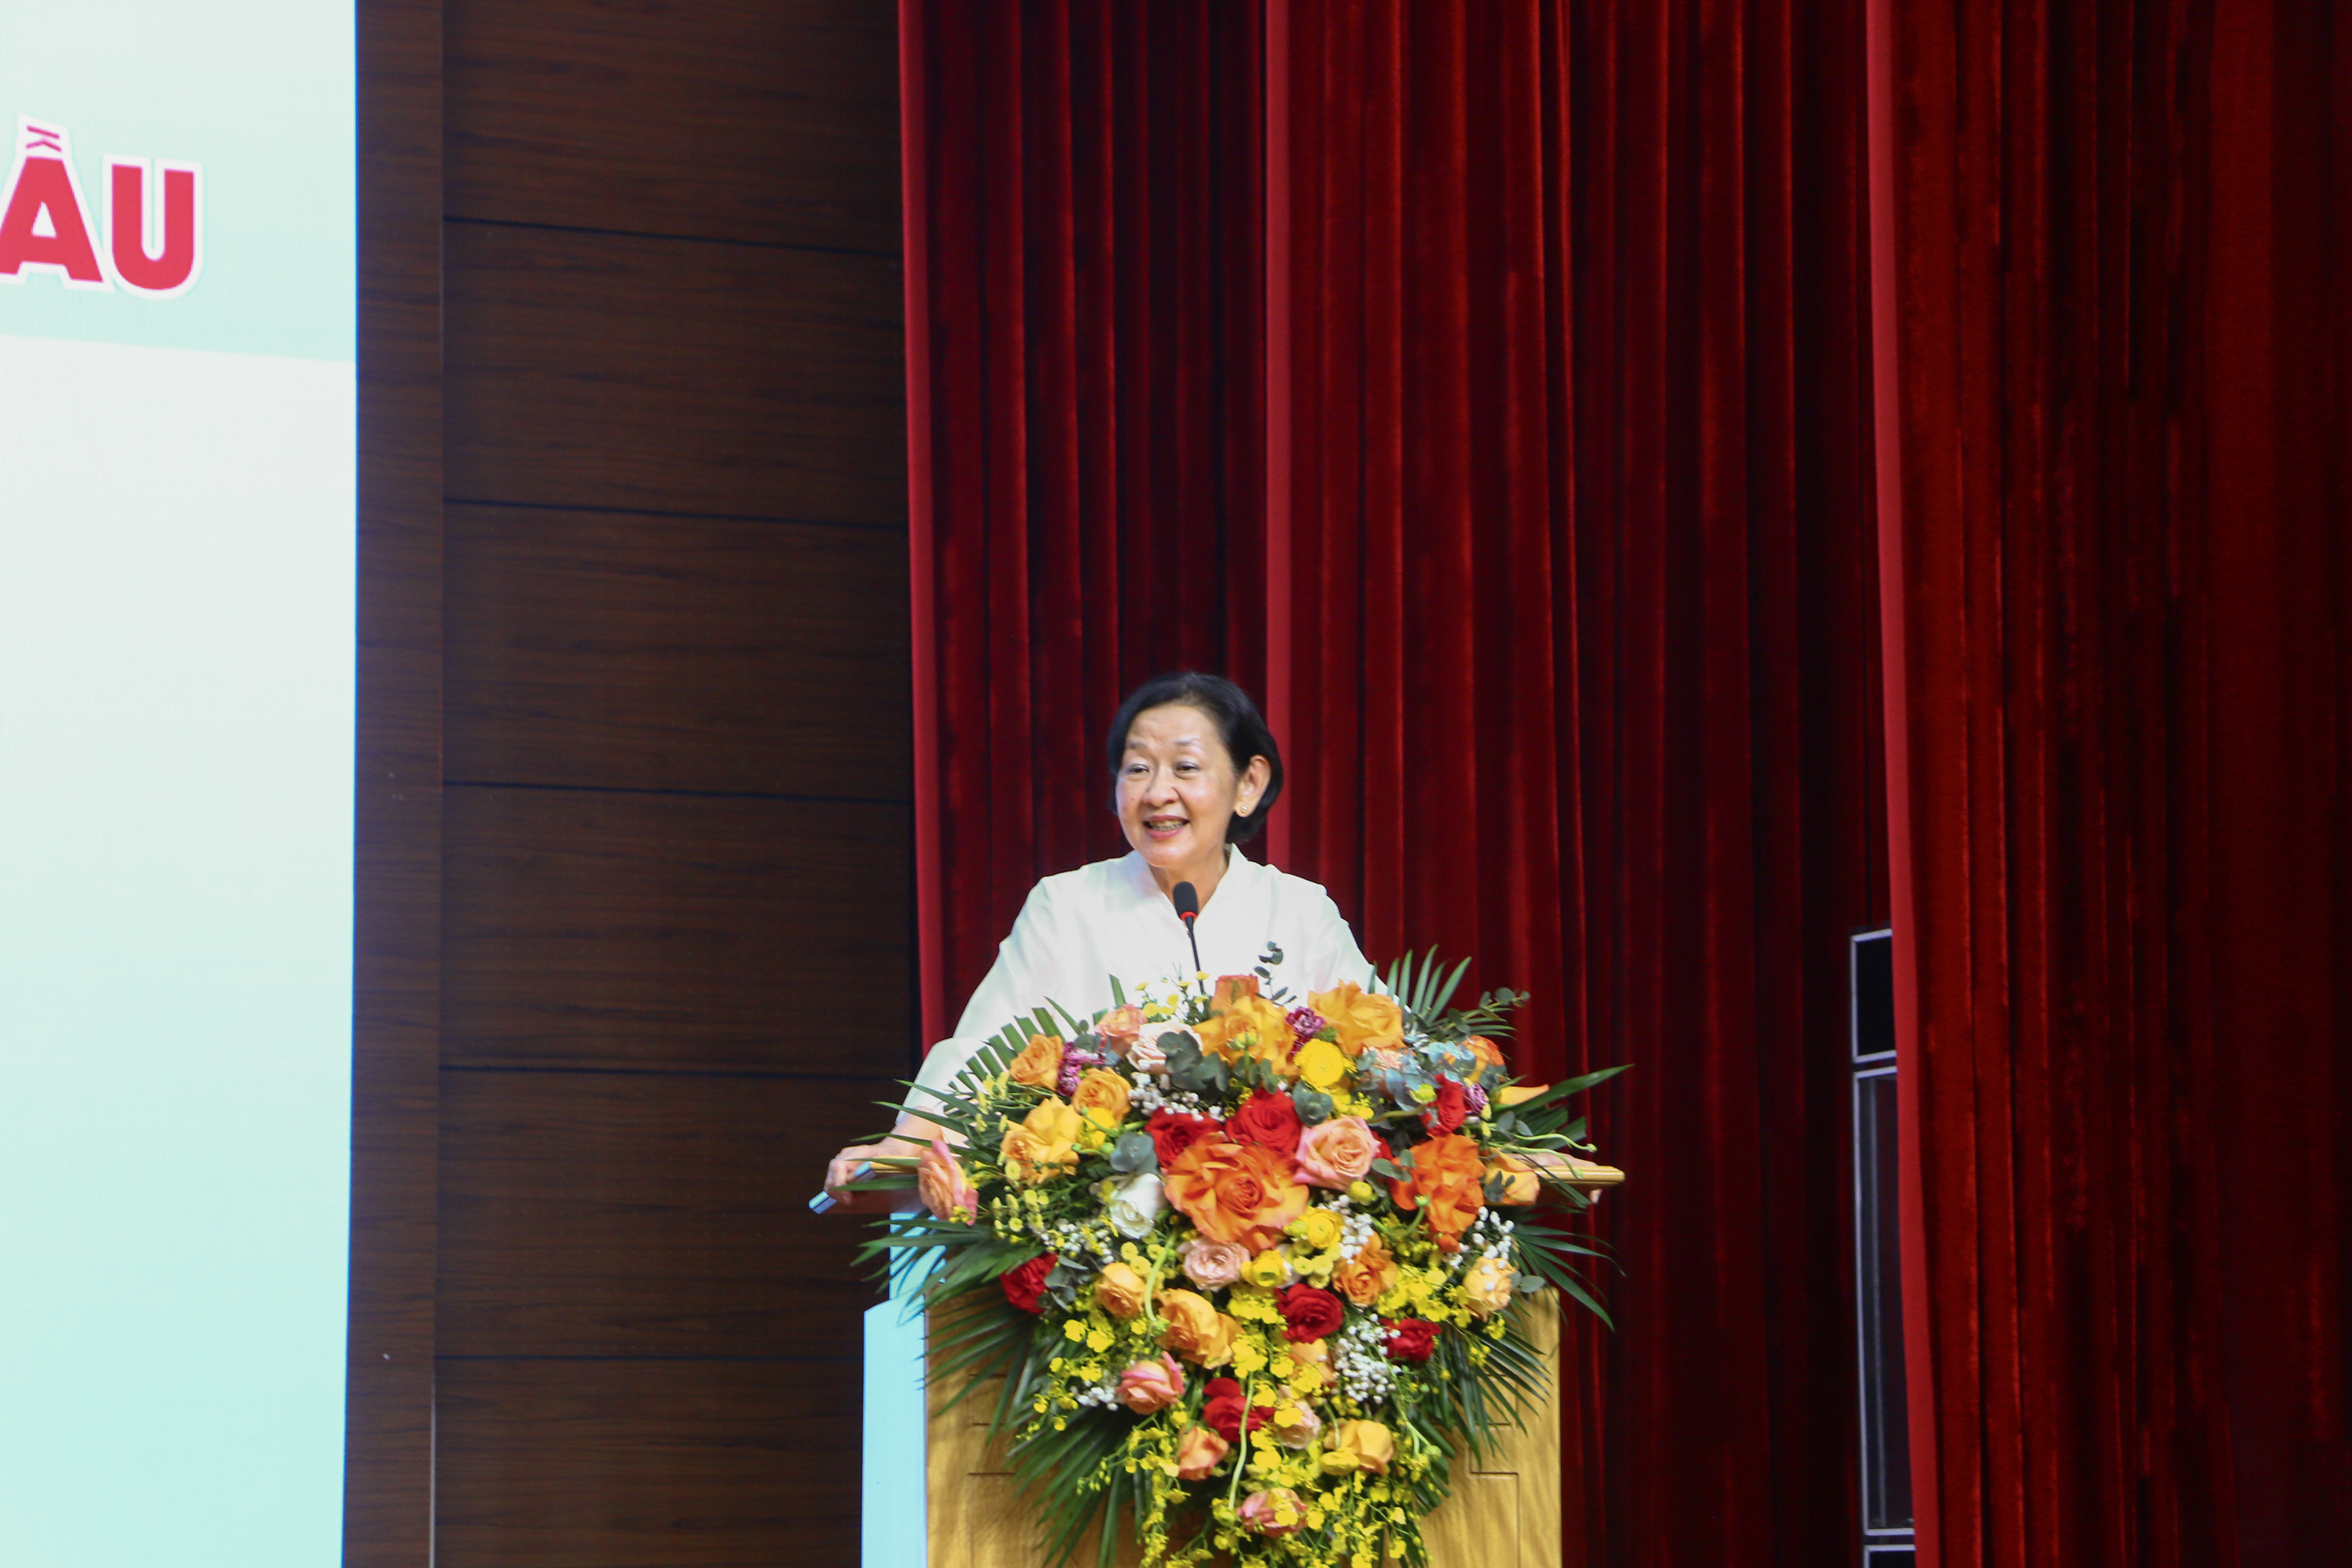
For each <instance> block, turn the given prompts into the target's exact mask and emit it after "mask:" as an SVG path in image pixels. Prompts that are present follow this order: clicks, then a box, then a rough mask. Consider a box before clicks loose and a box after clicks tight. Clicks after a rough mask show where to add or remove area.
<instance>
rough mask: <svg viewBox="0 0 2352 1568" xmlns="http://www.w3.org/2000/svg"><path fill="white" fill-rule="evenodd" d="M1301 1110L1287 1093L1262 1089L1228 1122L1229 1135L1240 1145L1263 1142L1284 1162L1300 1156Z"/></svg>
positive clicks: (1226, 1123)
mask: <svg viewBox="0 0 2352 1568" xmlns="http://www.w3.org/2000/svg"><path fill="white" fill-rule="evenodd" d="M1301 1131H1304V1129H1302V1128H1301V1127H1300V1126H1299V1125H1298V1107H1297V1106H1295V1105H1293V1104H1291V1103H1290V1096H1288V1095H1286V1094H1268V1093H1267V1092H1266V1091H1265V1089H1259V1090H1258V1091H1257V1092H1256V1093H1255V1094H1253V1095H1251V1096H1250V1097H1249V1099H1248V1100H1245V1101H1244V1102H1243V1105H1242V1107H1241V1109H1240V1110H1236V1111H1234V1113H1233V1115H1231V1116H1230V1117H1228V1118H1226V1119H1225V1136H1226V1137H1228V1138H1230V1139H1232V1140H1233V1141H1234V1142H1236V1143H1263V1144H1265V1146H1266V1147H1267V1148H1269V1149H1271V1150H1273V1151H1274V1152H1276V1153H1277V1154H1279V1155H1281V1156H1282V1157H1283V1158H1284V1159H1286V1160H1289V1159H1294V1158H1296V1157H1297V1153H1298V1134H1299V1133H1300V1132H1301Z"/></svg>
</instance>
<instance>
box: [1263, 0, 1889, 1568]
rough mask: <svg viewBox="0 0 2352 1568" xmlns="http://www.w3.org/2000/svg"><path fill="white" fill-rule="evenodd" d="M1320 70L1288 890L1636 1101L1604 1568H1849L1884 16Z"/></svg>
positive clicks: (1306, 147) (1680, 0)
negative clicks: (1874, 227) (1456, 968)
mask: <svg viewBox="0 0 2352 1568" xmlns="http://www.w3.org/2000/svg"><path fill="white" fill-rule="evenodd" d="M1274 21H1275V24H1276V26H1275V31H1274V34H1273V38H1272V41H1271V43H1270V46H1269V55H1270V61H1271V66H1272V71H1273V74H1272V77H1271V80H1272V81H1273V83H1274V89H1273V94H1272V100H1271V101H1270V104H1269V109H1268V121H1267V135H1268V141H1269V145H1270V146H1271V147H1273V148H1274V149H1276V157H1277V162H1276V164H1275V166H1274V173H1273V174H1272V176H1271V186H1272V196H1273V200H1272V201H1271V203H1270V207H1269V213H1270V216H1269V229H1268V242H1269V246H1270V247H1271V250H1272V253H1273V254H1274V255H1275V256H1276V258H1278V259H1277V270H1276V278H1275V282H1276V288H1275V289H1274V290H1273V292H1272V302H1271V304H1270V307H1269V344H1270V348H1271V350H1272V352H1273V354H1274V361H1273V364H1272V366H1271V369H1270V384H1272V385H1273V386H1274V387H1275V389H1276V398H1275V403H1274V406H1273V407H1272V408H1271V409H1270V413H1271V415H1272V416H1273V424H1272V428H1273V431H1274V435H1273V437H1272V440H1271V445H1270V452H1269V467H1270V469H1271V472H1272V476H1273V479H1274V485H1273V489H1272V492H1271V499H1270V503H1269V509H1268V531H1269V539H1270V542H1271V544H1270V549H1271V552H1272V558H1273V565H1272V569H1271V571H1270V572H1269V574H1268V575H1269V581H1270V582H1272V583H1274V584H1277V591H1276V610H1277V613H1276V626H1277V628H1278V629H1277V637H1279V638H1280V640H1279V641H1278V642H1277V644H1276V648H1275V651H1274V653H1273V655H1272V656H1271V658H1270V660H1269V666H1270V679H1271V682H1272V689H1273V691H1274V693H1275V698H1274V703H1275V719H1276V727H1277V730H1278V731H1279V732H1280V733H1281V734H1282V736H1283V739H1284V743H1285V745H1286V748H1287V749H1288V753H1289V755H1290V756H1291V757H1292V758H1293V759H1294V765H1295V767H1296V769H1297V773H1296V775H1295V782H1294V783H1293V784H1291V786H1290V788H1291V791H1292V793H1291V794H1289V795H1286V797H1285V803H1284V805H1282V806H1281V807H1280V808H1279V809H1278V810H1277V812H1276V818H1275V821H1276V823H1277V824H1278V823H1280V822H1281V821H1282V819H1283V816H1284V815H1285V814H1287V816H1288V826H1287V842H1286V853H1285V855H1284V856H1283V857H1282V858H1283V859H1284V863H1285V864H1286V865H1287V866H1289V867H1291V868H1294V869H1297V870H1299V871H1301V872H1303V873H1304V874H1306V875H1308V876H1312V877H1315V878H1316V879H1318V880H1320V881H1323V882H1325V883H1326V884H1327V885H1328V886H1329V887H1330V888H1331V889H1333V891H1334V893H1335V894H1336V895H1337V897H1338V898H1339V902H1340V905H1341V907H1342V908H1343V909H1345V910H1348V911H1349V914H1350V915H1351V916H1352V917H1354V918H1355V919H1356V921H1357V922H1358V926H1359V929H1360V931H1361V932H1362V934H1363V937H1364V940H1365V944H1366V946H1367V948H1368V950H1370V951H1371V952H1376V953H1386V952H1395V951H1397V950H1398V949H1399V948H1401V947H1403V946H1406V945H1408V944H1418V943H1428V942H1437V943H1440V944H1442V945H1443V947H1444V949H1445V950H1446V951H1449V952H1460V953H1473V952H1475V953H1476V954H1477V955H1478V956H1479V961H1480V965H1479V969H1478V971H1477V975H1476V977H1477V979H1478V980H1479V981H1480V982H1483V983H1485V984H1497V983H1503V982H1508V983H1512V984H1518V985H1522V986H1525V987H1527V988H1528V989H1531V990H1533V991H1534V992H1535V993H1536V997H1537V1000H1536V1002H1535V1004H1534V1005H1532V1006H1531V1007H1530V1008H1529V1009H1528V1015H1527V1022H1528V1028H1527V1030H1526V1032H1525V1034H1524V1035H1523V1037H1522V1046H1521V1048H1522V1051H1523V1053H1524V1055H1523V1058H1522V1059H1523V1061H1524V1063H1525V1064H1526V1065H1528V1066H1529V1067H1531V1068H1533V1069H1535V1070H1537V1071H1539V1072H1542V1073H1545V1074H1549V1073H1552V1072H1557V1071H1559V1070H1562V1069H1563V1068H1567V1067H1569V1066H1578V1067H1583V1066H1598V1065H1602V1064H1605V1063H1611V1062H1616V1061H1622V1060H1632V1061H1633V1062H1635V1063H1637V1064H1638V1065H1637V1066H1636V1068H1635V1070H1634V1072H1633V1074H1631V1075H1629V1076H1628V1077H1627V1078H1626V1079H1622V1080H1620V1082H1619V1083H1617V1084H1613V1085H1612V1086H1611V1087H1610V1089H1608V1090H1607V1091H1605V1093H1604V1094H1603V1095H1602V1096H1601V1104H1600V1110H1599V1117H1598V1121H1597V1126H1598V1130H1599V1136H1600V1138H1601V1142H1602V1147H1603V1149H1604V1150H1605V1152H1607V1154H1608V1155H1609V1157H1611V1158H1612V1159H1614V1160H1619V1161H1622V1163H1624V1164H1625V1165H1626V1166H1628V1167H1629V1168H1630V1169H1631V1170H1632V1172H1633V1181H1632V1184H1630V1185H1629V1186H1628V1187H1627V1188H1626V1189H1625V1190H1624V1191H1623V1193H1622V1194H1619V1195H1614V1196H1612V1198H1611V1199H1610V1200H1609V1201H1608V1203H1606V1204H1604V1205H1602V1206H1601V1211H1600V1217H1601V1219H1602V1221H1603V1222H1604V1226H1605V1228H1606V1229H1607V1231H1608V1233H1609V1235H1610V1237H1611V1238H1612V1241H1613V1242H1614V1244H1615V1245H1616V1246H1617V1247H1619V1248H1620V1249H1621V1252H1622V1256H1623V1258H1624V1259H1625V1260H1626V1264H1627V1268H1628V1274H1627V1277H1626V1278H1625V1279H1622V1280H1618V1281H1612V1300H1613V1301H1614V1303H1615V1304H1616V1305H1617V1306H1618V1307H1619V1308H1620V1309H1621V1310H1622V1328H1621V1329H1620V1330H1619V1331H1618V1332H1616V1333H1615V1334H1613V1335H1611V1334H1607V1333H1603V1332H1601V1331H1590V1332H1586V1333H1582V1334H1580V1337H1579V1339H1578V1341H1577V1342H1576V1346H1575V1351H1574V1355H1575V1358H1576V1360H1575V1364H1574V1365H1573V1368H1572V1371H1571V1373H1570V1375H1571V1376H1572V1377H1573V1378H1574V1379H1575V1381H1576V1384H1577V1386H1576V1388H1575V1389H1574V1391H1573V1392H1572V1394H1571V1398H1570V1409H1571V1410H1572V1411H1575V1412H1577V1413H1578V1415H1577V1416H1576V1417H1574V1418H1572V1419H1571V1423H1570V1432H1569V1433H1568V1435H1567V1436H1568V1442H1569V1451H1568V1453H1567V1454H1566V1455H1565V1457H1564V1458H1565V1463H1566V1465H1567V1467H1568V1472H1569V1473H1568V1475H1567V1477H1566V1478H1565V1479H1566V1480H1567V1482H1568V1486H1569V1499H1570V1519H1571V1521H1573V1523H1572V1527H1571V1528H1572V1529H1573V1530H1574V1531H1576V1534H1575V1535H1574V1537H1573V1539H1571V1541H1570V1542H1568V1561H1570V1562H1571V1563H1625V1564H1635V1563H1640V1564H1652V1563H1656V1564H1665V1563H1691V1564H1696V1563H1706V1564H1719V1563H1773V1562H1783V1563H1837V1562H1851V1561H1854V1560H1855V1558H1856V1556H1857V1552H1858V1542H1857V1537H1856V1521H1855V1506H1854V1499H1853V1496H1852V1495H1851V1481H1850V1478H1851V1476H1852V1473H1853V1419H1854V1417H1853V1411H1854V1407H1855V1397H1854V1391H1853V1380H1854V1356H1853V1338H1852V1321H1853V1317H1852V1307H1851V1302H1850V1299H1849V1297H1848V1296H1847V1294H1846V1281H1847V1279H1848V1274H1847V1265H1846V1253H1847V1250H1848V1243H1847V1235H1848V1231H1847V1222H1848V1214H1849V1211H1848V1206H1847V1197H1846V1186H1847V1182H1848V1176H1847V1172H1846V1166H1845V1163H1844V1161H1845V1158H1846V1148H1847V1131H1846V1130H1847V1125H1848V1117H1849V1105H1850V1101H1849V1099H1848V1087H1847V1077H1846V1068H1845V1061H1846V1047H1847V1033H1846V1029H1847V1007H1846V979H1845V967H1844V965H1845V956H1844V955H1845V939H1846V937H1847V934H1848V933H1849V932H1850V931H1852V930H1853V929H1854V928H1855V927H1857V926H1860V925H1862V924H1864V923H1865V922H1867V921H1871V920H1873V919H1874V917H1875V916H1877V915H1878V914H1880V913H1881V912H1882V911H1883V904H1882V902H1881V900H1883V897H1884V893H1883V886H1884V884H1883V873H1884V861H1883V858H1882V857H1883V834H1882V831H1881V826H1882V818H1881V816H1880V811H1881V802H1882V799H1883V795H1882V789H1883V784H1882V778H1881V774H1880V772H1879V768H1878V759H1877V754H1876V750H1875V741H1876V735H1877V725H1876V722H1875V713H1874V707H1875V704H1876V702H1877V691H1876V686H1875V684H1874V681H1875V655H1876V647H1877V620H1876V616H1877V608H1876V590H1875V583H1874V571H1875V567H1874V556H1873V543H1872V541H1873V537H1874V535H1873V528H1874V522H1873V516H1872V505H1873V502H1872V500H1871V486H1872V473H1873V469H1872V465H1871V457H1870V430H1869V412H1868V411H1869V407H1870V392H1869V379H1868V378H1869V374H1870V366H1869V356H1868V353H1867V348H1866V342H1865V339H1864V326H1865V322H1866V315H1867V310H1866V307H1867V297H1866V290H1865V289H1864V279H1865V272H1864V259H1865V256H1866V243H1865V241H1866V236H1865V233H1864V226H1863V223H1862V217H1863V213H1864V181H1863V175H1864V165H1863V160H1862V149H1863V147H1864V142H1863V137H1862V132H1863V106H1864V90H1863V89H1864V51H1863V41H1864V33H1863V26H1862V21H1863V17H1862V12H1861V8H1860V5H1859V4H1858V3H1856V4H1843V5H1839V4H1829V5H1820V4H1816V5H1799V4H1788V3H1769V0H1767V3H1758V0H1743V3H1739V4H1731V3H1707V0H1696V3H1694V0H1670V3H1664V4H1651V3H1645V4H1643V5H1570V4H1566V3H1564V0H1561V3H1545V0H1494V3H1491V4H1482V5H1368V4H1360V3H1354V0H1292V3H1291V4H1288V5H1282V6H1278V7H1276V10H1275V12H1274ZM1285 392H1286V393H1287V395H1286V396H1285V395H1284V393H1285ZM1283 605H1287V606H1288V610H1289V614H1288V616H1286V617H1285V616H1281V615H1280V609H1281V607H1282V606H1283Z"/></svg>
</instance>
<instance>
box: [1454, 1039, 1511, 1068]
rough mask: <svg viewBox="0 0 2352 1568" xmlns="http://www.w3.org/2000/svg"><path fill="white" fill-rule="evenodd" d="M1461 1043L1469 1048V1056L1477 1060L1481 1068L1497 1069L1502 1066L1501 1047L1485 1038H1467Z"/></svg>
mask: <svg viewBox="0 0 2352 1568" xmlns="http://www.w3.org/2000/svg"><path fill="white" fill-rule="evenodd" d="M1462 1043H1463V1044H1464V1045H1465V1046H1467V1047H1470V1052H1471V1054H1472V1055H1473V1056H1475V1057H1476V1058H1478V1065H1479V1066H1480V1067H1481V1068H1498V1067H1501V1066H1502V1065H1503V1047H1500V1046H1498V1045H1496V1043H1495V1042H1494V1041H1492V1040H1490V1039H1488V1038H1487V1037H1486V1036H1484V1035H1471V1036H1467V1037H1465V1038H1464V1040H1463V1042H1462Z"/></svg>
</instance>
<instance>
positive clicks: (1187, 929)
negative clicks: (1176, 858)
mask: <svg viewBox="0 0 2352 1568" xmlns="http://www.w3.org/2000/svg"><path fill="white" fill-rule="evenodd" d="M1168 897H1169V898H1170V899H1171V900H1173V901H1174V902H1175V905H1176V918H1177V919H1178V920H1180V921H1183V922H1184V935H1185V937H1186V938H1187V940H1189V941H1190V942H1192V973H1195V974H1198V973H1201V937H1200V933H1199V932H1197V931H1194V930H1193V929H1192V922H1193V921H1197V920H1199V919H1200V918H1201V895H1200V893H1199V892H1198V891H1197V890H1195V889H1194V888H1193V886H1192V883H1190V882H1179V883H1177V884H1176V885H1175V886H1174V887H1172V888H1171V889H1168Z"/></svg>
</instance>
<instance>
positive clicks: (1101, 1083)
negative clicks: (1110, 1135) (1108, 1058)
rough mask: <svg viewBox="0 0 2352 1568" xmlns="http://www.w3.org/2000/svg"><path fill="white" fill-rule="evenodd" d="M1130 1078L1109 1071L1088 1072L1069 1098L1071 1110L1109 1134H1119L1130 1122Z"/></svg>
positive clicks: (1089, 1069)
mask: <svg viewBox="0 0 2352 1568" xmlns="http://www.w3.org/2000/svg"><path fill="white" fill-rule="evenodd" d="M1127 1100H1128V1086H1127V1075H1126V1074H1125V1073H1116V1072H1113V1071H1111V1070H1110V1069H1109V1068H1088V1069H1087V1072H1086V1074H1085V1076H1083V1077H1082V1078H1080V1079H1078V1087H1077V1089H1076V1091H1074V1092H1073V1093H1072V1094H1071V1096H1070V1104H1071V1106H1072V1107H1073V1108H1074V1109H1075V1110H1076V1111H1077V1112H1078V1114H1079V1115H1081V1116H1083V1117H1085V1118H1086V1119H1087V1121H1091V1122H1093V1123H1094V1124H1095V1125H1096V1126H1097V1127H1099V1128H1101V1129H1102V1130H1103V1131H1106V1132H1116V1131H1118V1124H1119V1123H1120V1122H1122V1121H1126V1120H1127Z"/></svg>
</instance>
